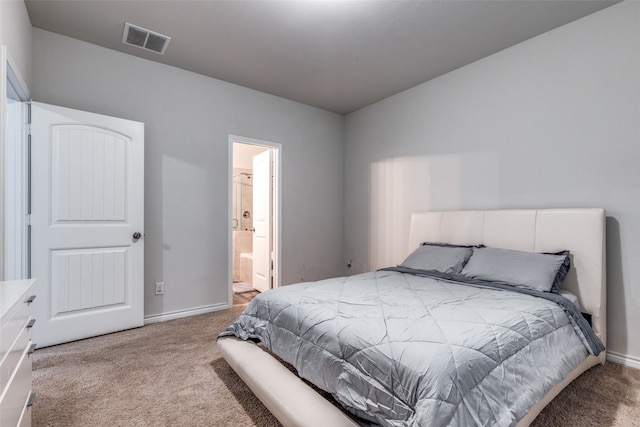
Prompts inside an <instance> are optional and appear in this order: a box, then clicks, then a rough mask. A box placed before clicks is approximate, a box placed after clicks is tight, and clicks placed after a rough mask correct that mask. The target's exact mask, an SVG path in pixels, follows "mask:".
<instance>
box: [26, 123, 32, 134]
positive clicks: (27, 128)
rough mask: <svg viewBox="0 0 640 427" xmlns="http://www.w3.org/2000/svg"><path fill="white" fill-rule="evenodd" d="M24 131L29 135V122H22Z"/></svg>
mask: <svg viewBox="0 0 640 427" xmlns="http://www.w3.org/2000/svg"><path fill="white" fill-rule="evenodd" d="M24 133H25V134H27V135H31V123H25V124H24Z"/></svg>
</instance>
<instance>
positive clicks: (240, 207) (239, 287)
mask: <svg viewBox="0 0 640 427" xmlns="http://www.w3.org/2000/svg"><path fill="white" fill-rule="evenodd" d="M229 152H230V161H229V163H230V168H229V169H230V171H231V176H230V180H229V181H230V200H229V211H230V218H231V221H230V222H231V224H230V225H231V231H230V239H229V240H230V245H229V248H230V250H229V265H230V277H231V286H230V288H229V304H230V305H233V303H234V300H246V299H247V297H251V296H252V295H255V294H257V293H258V292H264V291H266V290H268V289H272V288H275V287H277V286H278V285H279V266H280V262H279V259H280V257H279V254H280V250H279V248H280V235H281V226H280V220H279V212H280V206H281V204H280V188H281V187H280V179H279V176H280V144H277V143H273V142H269V141H263V140H257V139H253V138H245V137H240V136H236V135H230V136H229ZM241 296H242V297H241ZM239 297H240V298H239Z"/></svg>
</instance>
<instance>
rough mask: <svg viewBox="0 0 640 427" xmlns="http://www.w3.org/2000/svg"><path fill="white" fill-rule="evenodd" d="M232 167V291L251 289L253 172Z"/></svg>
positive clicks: (248, 290) (249, 290) (247, 290)
mask: <svg viewBox="0 0 640 427" xmlns="http://www.w3.org/2000/svg"><path fill="white" fill-rule="evenodd" d="M251 172H252V171H251V170H250V169H240V168H235V167H234V168H233V195H232V199H233V200H232V204H233V205H232V206H233V207H232V209H233V218H232V227H233V291H234V292H235V293H243V292H251V291H253V290H254V289H253V285H252V283H251V281H252V275H253V236H252V231H251V229H252V228H253V221H252V215H251V214H252V211H253V182H252V179H253V174H252V173H251Z"/></svg>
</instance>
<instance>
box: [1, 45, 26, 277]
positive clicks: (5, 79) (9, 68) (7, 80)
mask: <svg viewBox="0 0 640 427" xmlns="http://www.w3.org/2000/svg"><path fill="white" fill-rule="evenodd" d="M9 84H10V85H11V87H12V88H13V92H14V95H15V96H17V97H18V98H19V99H20V102H22V103H23V104H24V105H26V109H27V110H26V111H25V112H24V114H25V115H26V121H27V122H29V121H30V120H29V112H28V106H29V101H30V99H31V97H30V94H29V88H28V87H27V84H26V82H25V80H24V78H23V77H22V75H21V74H20V70H19V69H18V67H17V65H16V63H15V61H14V60H13V58H12V57H11V54H10V53H9V49H8V47H7V45H5V44H2V45H0V100H1V102H0V129H1V130H2V131H1V132H0V165H2V166H0V244H1V245H2V250H1V251H0V280H4V278H5V273H6V271H5V267H6V266H5V265H4V264H5V254H4V249H5V245H6V244H7V242H6V233H5V225H6V224H5V221H6V218H5V206H6V203H7V199H6V197H7V196H6V194H5V170H4V162H5V152H6V144H7V141H6V134H5V129H6V122H5V120H6V114H7V112H6V110H5V105H6V99H7V96H8V93H9V88H8V85H9ZM26 131H27V130H26V129H25V133H26ZM26 138H28V136H27V137H26ZM23 160H24V162H23V164H22V167H23V171H22V172H23V174H22V175H24V176H22V177H19V178H20V180H21V181H22V183H23V186H22V188H20V189H19V190H20V192H21V193H22V194H21V197H22V199H23V201H24V204H23V210H24V212H23V214H24V215H25V218H23V219H22V225H23V227H21V230H20V239H21V240H22V242H21V243H22V253H21V254H20V256H21V258H22V271H21V275H22V276H24V277H23V278H27V276H30V264H29V257H30V250H29V225H28V223H27V218H28V215H29V213H30V205H29V200H30V188H29V176H30V166H31V165H30V161H29V142H28V140H27V141H26V142H25V147H24V152H23ZM16 178H18V177H16Z"/></svg>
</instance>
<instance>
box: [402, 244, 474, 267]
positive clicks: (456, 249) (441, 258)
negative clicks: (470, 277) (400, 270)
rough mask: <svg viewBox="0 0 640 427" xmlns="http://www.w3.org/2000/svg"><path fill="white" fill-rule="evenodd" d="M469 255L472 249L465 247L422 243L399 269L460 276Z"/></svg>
mask: <svg viewBox="0 0 640 427" xmlns="http://www.w3.org/2000/svg"><path fill="white" fill-rule="evenodd" d="M471 254H472V249H471V248H467V247H460V246H450V245H441V244H438V243H423V244H422V245H420V246H419V247H418V249H416V250H415V251H413V252H412V253H411V254H410V255H409V256H408V257H407V259H405V260H404V262H403V263H402V264H400V267H407V268H413V269H416V270H435V271H439V272H441V273H453V274H460V271H462V268H463V267H464V265H465V264H466V263H467V261H468V260H469V257H471Z"/></svg>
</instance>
